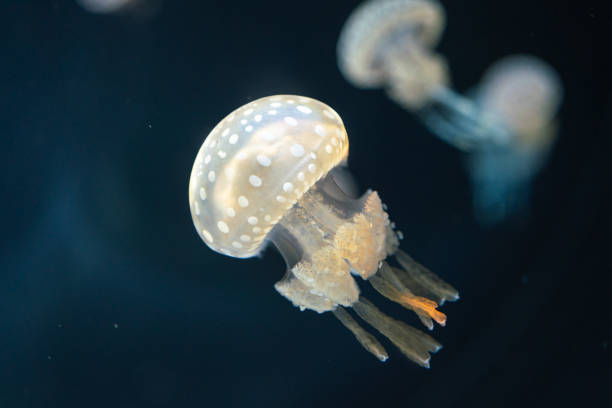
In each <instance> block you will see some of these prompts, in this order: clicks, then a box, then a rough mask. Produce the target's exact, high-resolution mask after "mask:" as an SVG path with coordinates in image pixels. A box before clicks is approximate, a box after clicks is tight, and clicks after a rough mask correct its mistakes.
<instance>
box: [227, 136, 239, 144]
mask: <svg viewBox="0 0 612 408" xmlns="http://www.w3.org/2000/svg"><path fill="white" fill-rule="evenodd" d="M237 141H238V135H237V134H235V133H234V134H233V135H231V136H230V138H229V142H230V144H236V142H237Z"/></svg>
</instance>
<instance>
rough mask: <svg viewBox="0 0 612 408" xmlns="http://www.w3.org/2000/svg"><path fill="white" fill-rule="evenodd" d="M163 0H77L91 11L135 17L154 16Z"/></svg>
mask: <svg viewBox="0 0 612 408" xmlns="http://www.w3.org/2000/svg"><path fill="white" fill-rule="evenodd" d="M162 1H163V0H76V2H77V3H78V4H79V5H80V6H81V7H83V9H85V10H87V11H88V12H90V13H95V14H119V15H129V16H133V17H144V18H148V17H152V16H153V15H155V14H156V13H157V12H158V11H159V8H160V7H161V4H162Z"/></svg>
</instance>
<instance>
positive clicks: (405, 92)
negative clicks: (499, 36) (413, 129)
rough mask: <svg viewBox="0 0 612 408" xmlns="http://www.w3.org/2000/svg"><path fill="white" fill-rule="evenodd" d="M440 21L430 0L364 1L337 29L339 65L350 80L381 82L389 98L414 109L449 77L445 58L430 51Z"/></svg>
mask: <svg viewBox="0 0 612 408" xmlns="http://www.w3.org/2000/svg"><path fill="white" fill-rule="evenodd" d="M444 26H445V14H444V9H443V8H442V7H441V6H440V4H439V3H438V2H437V1H434V0H370V1H367V2H365V3H363V4H362V5H361V6H359V7H358V8H357V9H356V10H355V11H354V12H353V13H352V14H351V16H350V17H349V18H348V20H347V22H346V23H345V25H344V27H343V29H342V32H341V35H340V38H339V40H338V65H339V68H340V70H341V71H342V73H343V74H344V76H345V77H346V78H347V79H348V80H349V81H350V82H351V83H353V85H355V86H357V87H359V88H379V87H386V88H387V91H388V93H389V95H390V96H391V97H392V98H393V99H394V100H396V101H398V102H399V103H400V104H402V105H405V106H407V107H409V108H410V109H418V108H420V107H422V106H423V105H425V104H427V103H428V101H429V99H430V97H431V93H433V92H434V91H435V89H436V88H438V87H441V86H442V87H443V86H446V85H447V83H448V81H449V78H448V69H447V66H446V62H445V61H444V59H443V58H442V57H441V56H440V55H437V54H434V53H433V49H434V48H435V46H436V45H437V43H438V41H439V39H440V36H441V34H442V31H443V29H444Z"/></svg>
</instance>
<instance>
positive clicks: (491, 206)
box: [338, 0, 563, 223]
mask: <svg viewBox="0 0 612 408" xmlns="http://www.w3.org/2000/svg"><path fill="white" fill-rule="evenodd" d="M444 25H445V16H444V9H443V8H442V6H441V5H440V4H439V3H438V2H437V1H435V0H370V1H368V2H366V3H364V4H363V5H361V6H360V7H358V8H357V9H356V10H355V11H354V12H353V13H352V15H351V16H350V17H349V19H348V20H347V22H346V24H345V26H344V28H343V30H342V33H341V35H340V39H339V42H338V64H339V67H340V70H341V71H342V73H343V74H344V76H345V77H346V78H347V79H348V80H349V81H350V82H351V83H352V84H353V85H355V86H356V87H359V88H378V87H384V88H386V90H387V92H388V94H389V96H390V98H391V99H393V100H394V101H396V102H397V103H398V104H400V105H401V106H402V107H404V108H405V109H407V110H408V111H410V112H413V113H415V114H416V115H417V116H418V117H419V118H420V119H421V120H422V121H423V123H424V124H425V125H426V126H427V127H428V128H429V129H430V130H431V131H432V132H433V133H434V134H435V135H436V136H438V137H439V138H441V139H442V140H444V141H446V142H447V143H450V144H452V145H454V146H455V147H457V148H459V149H461V150H462V151H465V152H468V153H469V157H468V160H467V167H468V170H469V172H470V175H471V178H472V184H473V189H474V207H475V211H476V216H477V217H478V219H479V220H480V221H482V222H484V223H494V222H498V221H501V220H503V219H505V218H507V217H509V216H511V215H513V214H517V213H521V212H522V211H523V210H525V209H526V205H527V203H528V196H529V190H530V183H531V180H532V178H533V176H534V174H535V173H536V172H537V171H538V170H539V169H540V168H541V167H542V165H543V163H544V161H545V159H546V157H547V155H548V152H549V151H550V149H551V147H552V145H553V143H554V140H555V138H556V135H557V124H556V121H555V119H554V118H555V114H556V112H557V110H558V108H559V105H560V103H561V99H562V93H563V91H562V85H561V81H560V80H559V77H558V75H557V74H556V72H555V71H554V70H553V69H552V68H551V67H549V66H548V65H547V64H546V63H544V62H543V61H541V60H539V59H537V58H535V57H531V56H526V55H519V56H511V57H506V58H504V59H502V60H501V61H499V62H497V63H495V64H494V65H493V66H492V67H491V68H490V69H489V70H488V71H487V73H486V74H485V76H484V78H483V80H482V82H481V84H480V85H479V86H478V88H477V89H476V90H475V91H474V92H472V94H471V95H470V96H464V95H460V94H458V93H457V92H455V91H454V90H452V89H451V87H450V79H449V73H448V68H447V64H446V62H445V60H444V58H443V57H442V56H440V55H438V54H435V52H434V47H435V46H436V44H437V43H438V40H439V38H440V35H441V33H442V30H443V29H444Z"/></svg>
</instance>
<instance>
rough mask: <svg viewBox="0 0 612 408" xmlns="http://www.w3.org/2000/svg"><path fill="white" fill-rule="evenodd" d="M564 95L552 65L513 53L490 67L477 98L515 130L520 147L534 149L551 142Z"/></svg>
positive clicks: (478, 101) (479, 102) (482, 104)
mask: <svg viewBox="0 0 612 408" xmlns="http://www.w3.org/2000/svg"><path fill="white" fill-rule="evenodd" d="M562 94H563V89H562V85H561V80H560V79H559V76H558V74H557V73H556V72H555V71H554V69H553V68H552V67H550V66H549V65H548V64H546V63H545V62H544V61H542V60H540V59H538V58H535V57H532V56H529V55H512V56H508V57H505V58H502V59H501V60H499V61H497V62H496V63H495V64H493V65H492V66H491V67H489V69H488V70H487V72H486V73H485V74H484V76H483V79H482V80H481V82H480V85H479V87H478V91H477V93H476V95H475V100H476V103H478V104H479V105H481V106H483V107H485V108H486V109H487V110H488V111H489V112H491V113H492V114H495V115H496V116H497V117H498V118H499V120H500V121H502V122H503V123H504V125H505V126H507V127H508V128H509V129H511V130H512V132H513V133H514V134H515V138H514V139H515V140H514V142H515V144H516V145H517V148H525V149H530V150H531V149H538V148H539V147H543V146H546V145H549V144H550V143H552V140H553V139H554V137H555V135H556V121H555V115H556V113H557V111H558V109H559V106H560V104H561V99H562Z"/></svg>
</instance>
